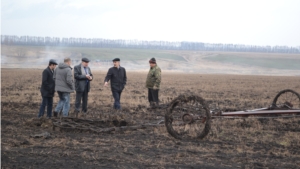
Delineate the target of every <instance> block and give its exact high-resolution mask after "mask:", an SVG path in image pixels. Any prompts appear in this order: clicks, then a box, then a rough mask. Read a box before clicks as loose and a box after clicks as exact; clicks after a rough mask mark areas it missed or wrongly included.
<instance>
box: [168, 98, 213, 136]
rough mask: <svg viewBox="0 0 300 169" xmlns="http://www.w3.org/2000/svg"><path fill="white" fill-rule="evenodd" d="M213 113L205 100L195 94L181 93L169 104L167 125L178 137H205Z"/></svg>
mask: <svg viewBox="0 0 300 169" xmlns="http://www.w3.org/2000/svg"><path fill="white" fill-rule="evenodd" d="M210 122H211V114H210V109H209V107H208V105H207V103H206V102H205V100H204V99H203V98H202V97H200V96H195V95H180V96H178V97H177V98H175V99H174V100H173V101H172V102H171V103H170V104H169V106H168V108H167V112H166V114H165V126H166V128H167V131H168V133H169V134H170V135H172V136H173V137H174V138H176V139H182V140H191V139H203V138H204V137H205V136H206V135H207V134H208V133H209V130H210Z"/></svg>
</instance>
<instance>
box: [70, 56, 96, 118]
mask: <svg viewBox="0 0 300 169" xmlns="http://www.w3.org/2000/svg"><path fill="white" fill-rule="evenodd" d="M81 61H82V62H81V63H80V64H79V65H77V66H75V67H74V78H75V90H76V101H75V111H74V113H75V115H76V117H77V116H78V113H79V112H80V104H81V100H82V108H81V110H82V113H83V116H85V115H86V112H87V102H88V93H89V91H90V81H92V80H93V74H92V72H91V69H90V67H89V66H88V65H89V62H90V60H89V59H88V58H82V60H81Z"/></svg>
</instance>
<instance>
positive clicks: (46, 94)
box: [38, 59, 57, 118]
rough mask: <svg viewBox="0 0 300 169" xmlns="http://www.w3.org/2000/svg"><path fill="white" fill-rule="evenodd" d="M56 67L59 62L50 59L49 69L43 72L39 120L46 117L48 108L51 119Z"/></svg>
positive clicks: (48, 116)
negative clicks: (45, 113)
mask: <svg viewBox="0 0 300 169" xmlns="http://www.w3.org/2000/svg"><path fill="white" fill-rule="evenodd" d="M56 65H57V62H56V61H55V60H53V59H50V61H49V65H48V67H47V68H46V69H45V70H44V71H43V74H42V86H41V94H42V104H41V106H40V111H39V114H38V118H41V117H42V116H44V112H45V108H46V106H47V118H51V114H52V105H53V97H54V90H55V82H54V80H53V72H54V69H55V67H56Z"/></svg>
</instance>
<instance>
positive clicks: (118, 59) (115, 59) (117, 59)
mask: <svg viewBox="0 0 300 169" xmlns="http://www.w3.org/2000/svg"><path fill="white" fill-rule="evenodd" d="M112 61H113V62H115V61H120V58H114V60H112Z"/></svg>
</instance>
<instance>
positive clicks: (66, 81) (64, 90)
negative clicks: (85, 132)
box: [53, 58, 74, 117]
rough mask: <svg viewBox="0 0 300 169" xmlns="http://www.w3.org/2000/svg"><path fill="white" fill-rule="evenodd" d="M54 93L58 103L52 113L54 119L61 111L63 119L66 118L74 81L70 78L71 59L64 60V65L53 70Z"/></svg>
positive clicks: (60, 64)
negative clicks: (56, 95) (57, 97)
mask: <svg viewBox="0 0 300 169" xmlns="http://www.w3.org/2000/svg"><path fill="white" fill-rule="evenodd" d="M53 78H54V80H55V91H57V93H58V96H59V101H58V103H57V106H56V108H55V110H54V112H53V114H54V117H57V114H58V113H60V111H62V113H63V117H67V116H68V114H69V110H70V93H73V92H74V81H73V76H72V68H71V59H70V58H65V59H64V63H59V64H58V68H56V69H55V70H54V73H53Z"/></svg>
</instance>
